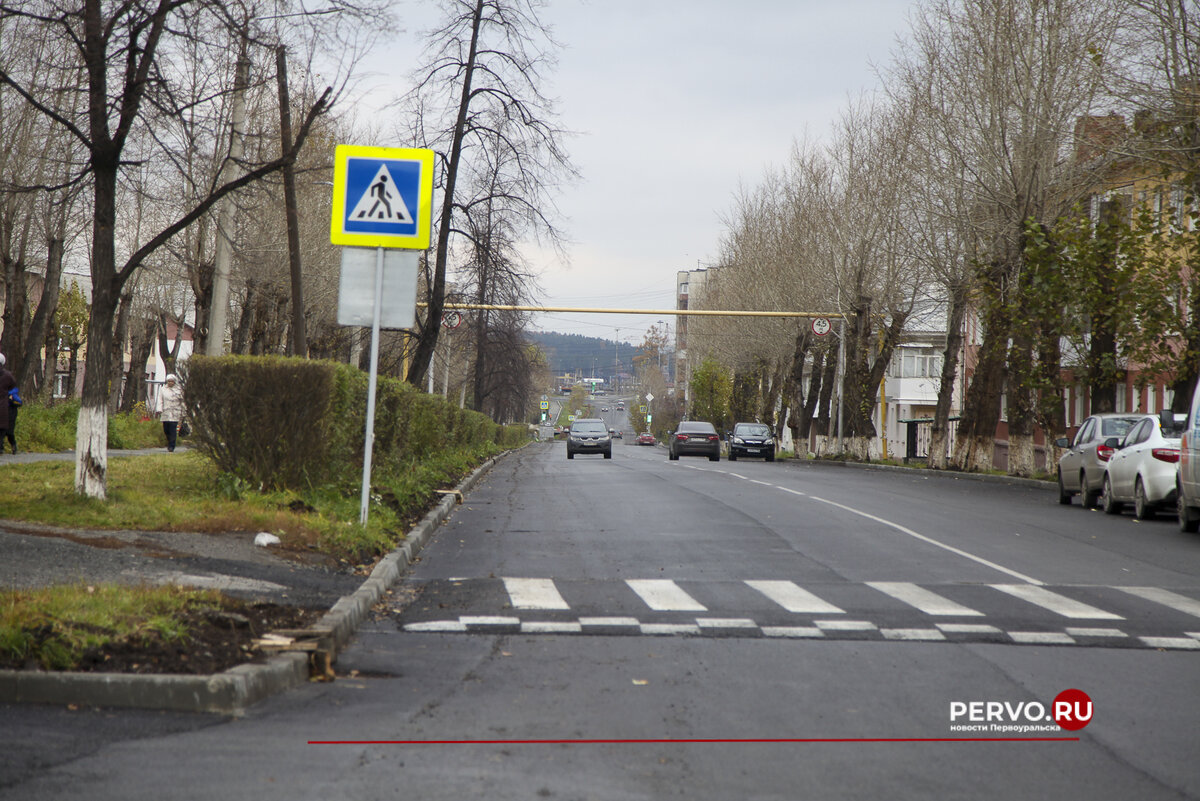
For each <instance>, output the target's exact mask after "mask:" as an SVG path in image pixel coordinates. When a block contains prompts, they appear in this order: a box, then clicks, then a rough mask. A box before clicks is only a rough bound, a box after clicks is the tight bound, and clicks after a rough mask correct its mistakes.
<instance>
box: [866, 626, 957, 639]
mask: <svg viewBox="0 0 1200 801" xmlns="http://www.w3.org/2000/svg"><path fill="white" fill-rule="evenodd" d="M879 633H880V634H882V635H883V638H884V639H885V640H918V641H930V640H933V641H941V640H945V639H946V635H944V634H942V633H941V632H940V631H938V630H937V629H880V630H879Z"/></svg>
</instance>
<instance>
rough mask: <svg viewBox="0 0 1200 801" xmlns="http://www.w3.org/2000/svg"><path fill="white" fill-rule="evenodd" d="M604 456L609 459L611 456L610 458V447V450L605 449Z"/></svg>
mask: <svg viewBox="0 0 1200 801" xmlns="http://www.w3.org/2000/svg"><path fill="white" fill-rule="evenodd" d="M604 458H605V459H611V458H612V450H611V449H610V450H607V451H605V452H604Z"/></svg>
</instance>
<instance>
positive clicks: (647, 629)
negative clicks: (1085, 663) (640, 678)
mask: <svg viewBox="0 0 1200 801" xmlns="http://www.w3.org/2000/svg"><path fill="white" fill-rule="evenodd" d="M641 630H642V634H655V635H660V636H667V635H673V634H699V633H700V627H699V626H697V625H695V624H691V623H643V624H642V625H641ZM1197 645H1200V643H1197Z"/></svg>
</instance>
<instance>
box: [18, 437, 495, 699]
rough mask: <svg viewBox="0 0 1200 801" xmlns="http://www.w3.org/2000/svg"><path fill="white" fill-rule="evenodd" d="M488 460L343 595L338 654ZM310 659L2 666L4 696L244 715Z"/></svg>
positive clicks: (320, 626) (336, 609)
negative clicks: (159, 670) (141, 666)
mask: <svg viewBox="0 0 1200 801" xmlns="http://www.w3.org/2000/svg"><path fill="white" fill-rule="evenodd" d="M509 453H512V451H508V452H506V453H503V454H500V456H497V457H494V458H491V459H488V460H487V461H486V462H484V463H483V464H481V465H480V466H479V467H477V468H475V470H473V471H472V472H471V474H470V475H468V476H467V477H466V478H464V479H463V480H462V481H461V482H460V483H459V485H458V486H457V487H456V488H455V491H454V492H452V493H447V494H446V495H445V497H444V498H442V500H441V502H439V503H438V505H437V506H435V507H434V508H433V509H432V510H430V512H429V513H428V514H426V515H425V517H424V518H422V520H421V521H420V522H419V523H417V524H416V525H415V526H413V528H412V529H411V530H410V531H409V532H408V535H407V537H406V538H405V540H404V543H403V544H402V545H400V546H399V547H397V548H396V550H394V551H392V552H391V553H389V554H388V555H387V556H385V557H383V559H381V560H380V561H379V563H378V564H377V565H375V568H374V569H373V570H372V571H371V575H370V576H368V577H367V579H366V580H365V581H364V582H363V583H362V585H361V586H360V587H359V588H358V589H357V590H355V591H354V592H353V593H351V594H350V595H345V596H342V597H341V598H339V599H338V601H337V603H335V604H334V605H333V606H332V607H331V608H330V610H329V611H328V612H326V613H325V614H324V615H323V616H322V617H321V619H320V620H318V621H317V622H316V623H315V624H314V625H313V627H312V628H313V629H314V630H316V631H321V632H328V637H329V638H330V639H331V641H332V646H333V650H334V653H337V652H339V651H341V650H342V649H343V648H344V647H345V646H346V644H347V643H348V642H349V641H350V638H351V637H352V636H353V635H354V632H355V631H356V630H357V629H358V627H359V625H361V624H362V622H363V620H365V619H366V617H367V615H368V614H369V613H370V611H371V608H372V607H373V606H374V605H375V604H376V603H378V602H379V600H380V599H381V598H382V597H383V595H384V593H385V592H386V591H387V590H388V588H389V587H391V585H392V584H393V583H395V581H396V580H397V579H398V578H399V577H400V575H401V572H402V571H403V570H404V569H405V568H407V567H408V565H410V564H411V563H412V562H413V561H414V560H415V559H416V557H417V555H418V554H419V553H420V552H421V550H422V549H423V548H424V547H425V545H426V544H427V543H428V542H429V539H430V537H432V536H433V533H434V532H435V531H436V530H437V528H438V526H440V525H441V524H442V523H443V522H445V520H446V518H447V517H449V516H450V513H451V512H453V511H454V507H455V506H457V505H458V504H459V503H461V500H460V499H461V498H462V496H463V493H465V492H467V491H468V490H469V489H471V487H473V486H474V485H475V484H476V483H477V482H478V481H479V479H480V478H481V477H483V475H484V474H486V473H487V472H488V471H489V470H491V468H492V467H493V466H494V465H495V464H496V461H497V460H498V459H501V458H503V457H504V456H507V455H508V454H509ZM309 675H310V673H309V658H308V655H307V654H304V653H286V654H278V655H276V656H272V657H270V658H269V659H268V660H267V661H266V662H264V663H261V664H247V665H238V666H236V667H233V668H230V669H229V670H226V671H223V672H221V673H215V674H211V675H207V676H178V675H143V674H136V673H69V672H51V671H29V670H0V702H2V703H34V704H58V705H67V704H79V705H82V706H97V707H129V708H139V709H160V710H169V711H175V712H203V713H210V714H219V715H233V716H237V715H241V714H242V713H243V712H245V710H246V709H247V708H248V707H250V706H253V705H254V704H256V703H258V702H259V701H262V700H264V699H266V698H268V697H270V696H272V695H276V694H278V693H281V692H284V691H286V690H290V689H292V688H295V687H299V686H301V685H303V684H306V683H307V682H308V681H309Z"/></svg>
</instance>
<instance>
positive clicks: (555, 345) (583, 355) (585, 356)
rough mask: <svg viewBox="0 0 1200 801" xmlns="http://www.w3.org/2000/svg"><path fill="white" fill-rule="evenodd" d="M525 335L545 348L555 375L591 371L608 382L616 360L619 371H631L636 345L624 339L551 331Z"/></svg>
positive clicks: (583, 375) (588, 375) (581, 374)
mask: <svg viewBox="0 0 1200 801" xmlns="http://www.w3.org/2000/svg"><path fill="white" fill-rule="evenodd" d="M528 336H529V338H530V340H532V341H533V342H534V343H535V344H536V345H537V346H538V347H539V348H541V349H542V350H543V351H544V352H545V354H546V360H547V362H548V363H549V368H550V372H551V373H552V374H553V375H555V376H559V375H564V374H566V373H571V374H572V375H578V376H579V377H581V378H588V377H591V376H593V375H595V376H596V377H597V378H603V379H605V382H606V383H610V382H611V381H612V376H613V369H614V366H615V364H616V363H619V365H620V369H621V372H622V373H626V374H632V373H633V357H634V356H636V355H637V353H638V348H636V347H634V346H633V345H630V344H627V343H625V342H622V343H620V344H619V345H618V344H616V342H615V341H614V340H611V339H600V338H599V337H585V336H583V335H582V334H557V333H553V332H547V333H536V334H529V335H528ZM593 370H595V372H594V373H593Z"/></svg>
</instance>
